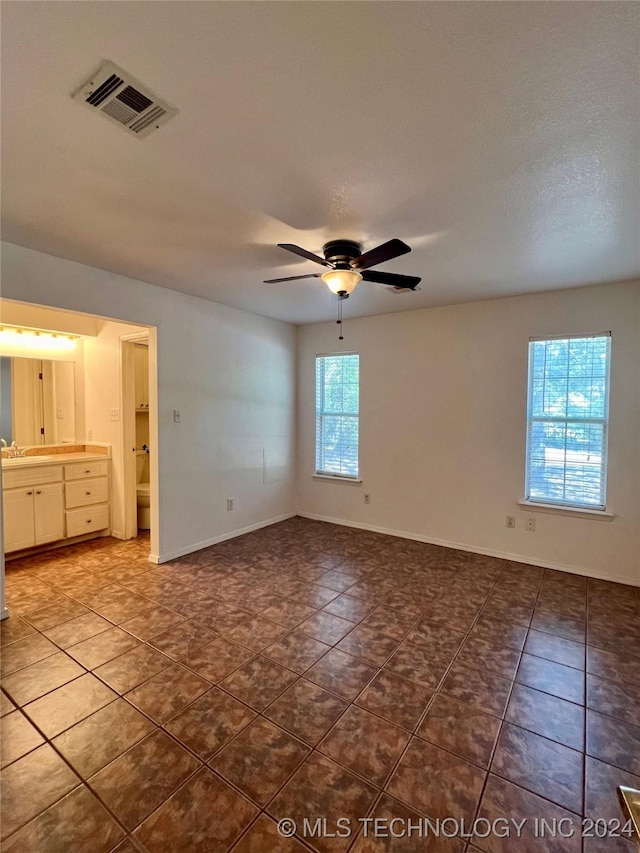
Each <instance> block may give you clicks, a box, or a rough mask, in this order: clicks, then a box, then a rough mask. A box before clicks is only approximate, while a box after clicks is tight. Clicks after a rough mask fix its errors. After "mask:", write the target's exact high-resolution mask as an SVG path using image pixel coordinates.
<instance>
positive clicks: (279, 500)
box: [1, 243, 296, 560]
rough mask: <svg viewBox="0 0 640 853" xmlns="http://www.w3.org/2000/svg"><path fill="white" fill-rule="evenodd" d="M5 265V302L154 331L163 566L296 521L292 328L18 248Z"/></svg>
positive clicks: (8, 247) (7, 247) (5, 247)
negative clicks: (231, 504) (231, 506)
mask: <svg viewBox="0 0 640 853" xmlns="http://www.w3.org/2000/svg"><path fill="white" fill-rule="evenodd" d="M1 261H2V286H3V291H2V295H3V297H5V298H7V299H14V300H20V301H22V302H29V303H33V304H42V305H48V306H51V307H55V308H62V309H66V310H70V311H80V312H86V313H88V314H95V315H98V316H102V317H109V318H112V319H113V320H117V321H122V322H125V323H144V324H148V325H151V326H155V327H157V370H158V430H159V436H158V475H159V524H158V533H159V542H158V549H157V554H156V556H158V557H159V559H161V560H162V559H168V558H170V557H171V556H175V555H177V554H181V553H187V552H189V551H192V550H196V549H197V548H199V547H203V546H205V545H207V544H210V543H211V542H214V541H217V540H219V539H222V538H225V537H228V536H231V535H233V534H234V533H237V532H239V531H242V530H245V529H247V528H253V527H257V526H260V525H262V524H266V523H269V522H270V521H273V520H277V519H279V518H283V517H286V516H288V515H292V514H293V513H294V512H295V499H294V472H293V466H294V456H293V448H294V445H295V405H294V404H295V369H296V368H295V341H296V332H295V328H294V327H292V326H290V325H288V324H286V323H281V322H278V321H275V320H268V319H265V318H263V317H258V316H256V315H254V314H250V313H248V312H246V311H239V310H237V309H234V308H227V307H226V306H223V305H218V304H216V303H213V302H209V301H207V300H203V299H198V298H195V297H191V296H187V295H185V294H181V293H177V292H175V291H172V290H168V289H166V288H161V287H155V286H154V285H150V284H145V283H143V282H140V281H135V280H133V279H128V278H125V277H123V276H118V275H114V274H112V273H108V272H105V271H103V270H98V269H95V268H94V267H88V266H85V265H83V264H78V263H75V262H72V261H67V260H64V259H61V258H56V257H53V256H51V255H46V254H43V253H42V252H35V251H32V250H29V249H24V248H21V247H19V246H15V245H13V244H10V243H3V244H2V257H1ZM95 393H96V395H97V394H101V393H103V391H102V389H101V388H100V387H98V388H97V389H96V391H95ZM104 393H105V399H104V402H102V403H101V405H102V407H103V409H104V410H108V409H110V408H115V407H116V406H115V404H114V405H113V406H111V404H110V400H111V396H110V393H111V392H110V391H109V392H107V390H106V389H104ZM91 407H92V404H91V403H90V402H89V403H87V404H86V409H87V412H88V413H89V412H90V409H91ZM174 409H180V411H181V413H182V423H180V424H177V423H174V420H173V410H174ZM86 426H87V429H90V428H91V425H90V423H89V422H87V424H86ZM93 438H94V440H99V439H98V436H97V435H96V434H95V432H94V436H93ZM103 440H105V439H103ZM227 497H234V498H235V510H234V511H233V512H227V509H226V499H227Z"/></svg>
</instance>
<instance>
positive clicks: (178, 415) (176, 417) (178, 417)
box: [173, 409, 182, 424]
mask: <svg viewBox="0 0 640 853" xmlns="http://www.w3.org/2000/svg"><path fill="white" fill-rule="evenodd" d="M173 422H174V424H181V423H182V414H181V412H180V409H174V410H173Z"/></svg>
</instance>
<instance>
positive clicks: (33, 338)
mask: <svg viewBox="0 0 640 853" xmlns="http://www.w3.org/2000/svg"><path fill="white" fill-rule="evenodd" d="M77 341H78V336H77V335H68V334H66V333H64V332H53V331H47V330H45V329H27V328H22V327H20V326H0V345H3V344H4V345H7V346H10V347H17V348H20V349H30V350H52V349H53V350H71V349H75V347H76V343H77Z"/></svg>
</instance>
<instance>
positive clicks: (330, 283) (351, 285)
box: [320, 270, 362, 294]
mask: <svg viewBox="0 0 640 853" xmlns="http://www.w3.org/2000/svg"><path fill="white" fill-rule="evenodd" d="M320 278H321V279H322V280H323V281H324V283H325V284H326V285H327V287H328V288H329V290H330V291H331V292H332V293H335V294H338V293H346V294H349V293H353V291H354V290H355V288H356V285H357V284H358V282H360V281H362V276H361V275H360V273H359V272H356V271H355V270H329V271H328V272H325V273H323V274H322V275H321V276H320Z"/></svg>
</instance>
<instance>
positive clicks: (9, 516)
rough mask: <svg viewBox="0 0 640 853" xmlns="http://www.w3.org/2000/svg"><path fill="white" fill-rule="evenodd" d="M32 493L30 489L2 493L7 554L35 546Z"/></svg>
mask: <svg viewBox="0 0 640 853" xmlns="http://www.w3.org/2000/svg"><path fill="white" fill-rule="evenodd" d="M33 493H34V488H32V487H28V488H23V489H5V490H4V492H3V495H2V498H3V514H4V550H5V552H6V553H7V554H8V553H9V552H10V551H18V550H19V549H20V548H30V547H31V546H32V545H35V541H36V540H35V525H34V518H33Z"/></svg>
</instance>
